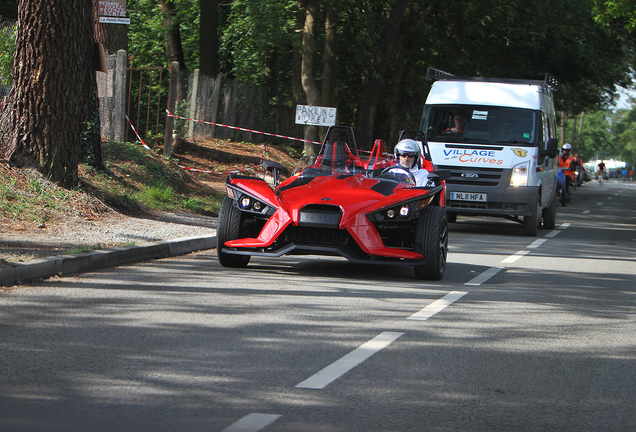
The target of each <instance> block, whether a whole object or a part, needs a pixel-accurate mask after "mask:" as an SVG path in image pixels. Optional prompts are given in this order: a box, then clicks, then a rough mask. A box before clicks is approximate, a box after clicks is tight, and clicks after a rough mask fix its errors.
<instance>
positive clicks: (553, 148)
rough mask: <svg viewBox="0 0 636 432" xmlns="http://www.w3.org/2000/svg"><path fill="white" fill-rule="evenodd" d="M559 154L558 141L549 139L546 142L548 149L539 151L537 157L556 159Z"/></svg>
mask: <svg viewBox="0 0 636 432" xmlns="http://www.w3.org/2000/svg"><path fill="white" fill-rule="evenodd" d="M558 152H559V141H558V140H557V139H556V138H550V139H549V140H548V148H547V149H545V150H540V151H539V157H545V156H548V157H549V158H550V159H554V158H555V157H557V154H558Z"/></svg>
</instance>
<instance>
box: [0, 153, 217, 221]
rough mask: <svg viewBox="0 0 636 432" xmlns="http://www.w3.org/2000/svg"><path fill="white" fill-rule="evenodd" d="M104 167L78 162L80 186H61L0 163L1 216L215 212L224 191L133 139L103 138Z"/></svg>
mask: <svg viewBox="0 0 636 432" xmlns="http://www.w3.org/2000/svg"><path fill="white" fill-rule="evenodd" d="M102 151H103V153H104V163H105V166H106V170H104V171H97V170H95V169H93V168H92V167H89V166H86V165H83V164H80V167H79V177H80V185H79V186H78V187H77V188H75V189H72V190H68V189H63V188H60V187H58V186H57V185H55V184H54V183H51V182H50V181H48V180H47V179H45V178H44V177H43V176H42V175H41V174H40V173H38V172H37V171H35V170H33V169H29V168H22V169H18V168H15V167H11V166H9V165H8V164H7V163H6V162H0V217H1V218H2V219H3V220H5V221H6V220H16V221H29V222H36V223H44V222H47V221H48V220H51V219H53V218H56V217H68V216H80V217H82V216H84V217H87V216H91V215H93V214H95V213H101V212H104V211H106V209H107V207H111V208H114V209H116V210H117V211H119V212H121V213H124V214H135V213H139V212H143V211H148V210H154V211H183V212H189V213H196V214H201V215H208V216H215V215H216V214H217V212H218V209H219V208H220V204H221V200H222V198H223V194H221V193H219V192H217V191H215V190H214V189H212V188H210V187H208V186H205V185H204V184H202V183H201V182H199V181H196V180H194V179H193V178H192V177H191V176H190V175H188V174H187V173H186V172H185V171H184V170H183V169H181V168H179V166H177V164H176V163H175V162H174V161H173V160H170V159H166V158H164V157H162V156H160V155H158V154H157V153H156V152H153V151H148V150H146V149H145V148H143V147H141V146H140V145H138V144H133V143H114V142H108V143H103V148H102Z"/></svg>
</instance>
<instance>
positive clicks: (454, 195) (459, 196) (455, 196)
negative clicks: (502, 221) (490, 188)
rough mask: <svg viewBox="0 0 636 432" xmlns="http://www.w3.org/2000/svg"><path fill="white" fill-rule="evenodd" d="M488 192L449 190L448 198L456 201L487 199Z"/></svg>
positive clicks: (482, 200) (484, 200)
mask: <svg viewBox="0 0 636 432" xmlns="http://www.w3.org/2000/svg"><path fill="white" fill-rule="evenodd" d="M487 198H488V194H484V193H471V192H451V193H450V199H452V200H457V201H479V202H486V201H488V199H487Z"/></svg>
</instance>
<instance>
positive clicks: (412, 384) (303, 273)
mask: <svg viewBox="0 0 636 432" xmlns="http://www.w3.org/2000/svg"><path fill="white" fill-rule="evenodd" d="M635 198H636V183H628V184H623V183H622V182H617V181H611V182H609V183H606V185H605V186H603V187H599V186H598V184H596V183H588V184H586V185H585V186H583V187H580V188H578V189H577V190H576V192H575V193H574V197H573V201H572V202H571V203H570V204H569V205H568V206H567V207H565V208H559V213H558V217H557V224H558V226H557V228H558V229H555V230H544V229H541V230H540V231H539V235H538V236H537V237H536V238H531V237H525V236H523V235H522V227H521V225H518V224H515V223H513V222H508V221H502V220H499V219H488V218H483V219H465V218H461V217H460V218H459V219H458V222H457V223H455V224H452V225H451V232H450V245H451V246H450V253H449V265H448V269H447V273H446V276H445V277H444V279H443V280H442V281H440V282H421V281H418V280H416V279H414V278H413V275H412V271H411V269H410V268H395V267H382V266H374V267H370V266H361V265H352V264H350V263H348V262H347V261H345V260H343V259H338V258H323V257H283V258H281V259H277V260H265V259H253V261H252V263H250V266H249V267H248V268H247V269H244V270H230V269H225V268H222V267H220V266H219V265H218V263H217V262H216V261H215V259H214V258H215V257H214V251H207V252H198V253H195V254H190V255H185V256H181V257H175V258H169V259H162V260H155V261H151V262H147V263H143V264H140V265H128V266H121V267H116V268H110V269H105V270H103V271H98V272H93V273H87V274H83V275H81V276H79V277H68V278H61V279H52V280H48V281H44V282H40V283H37V284H33V285H31V286H28V287H21V288H17V289H14V290H11V291H9V292H5V293H2V294H0V430H1V431H153V432H155V431H228V432H230V431H244V432H247V431H259V430H262V431H343V432H345V431H347V432H350V431H633V430H636V315H635V305H636V283H635V282H636V265H635V261H636V253H635V252H636V199H635Z"/></svg>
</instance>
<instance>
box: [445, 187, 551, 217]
mask: <svg viewBox="0 0 636 432" xmlns="http://www.w3.org/2000/svg"><path fill="white" fill-rule="evenodd" d="M471 189H472V188H469V187H466V186H463V187H453V186H450V185H449V186H447V190H446V211H449V212H455V213H457V214H461V215H474V216H477V215H486V216H529V215H530V214H531V213H532V210H533V207H534V205H535V203H536V202H537V196H538V195H539V187H538V186H523V187H506V188H505V189H504V190H503V191H501V190H493V191H488V190H484V189H483V188H479V189H478V190H476V189H472V190H471ZM497 189H498V188H497ZM451 192H468V193H485V194H486V195H487V200H486V201H485V202H477V201H457V200H451V199H450V193H451Z"/></svg>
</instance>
